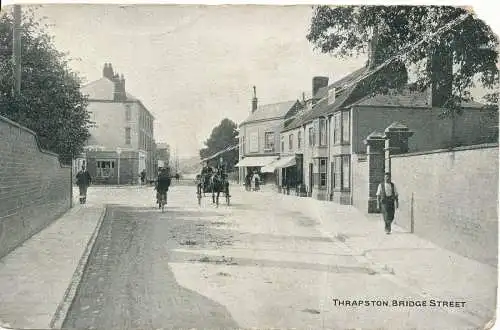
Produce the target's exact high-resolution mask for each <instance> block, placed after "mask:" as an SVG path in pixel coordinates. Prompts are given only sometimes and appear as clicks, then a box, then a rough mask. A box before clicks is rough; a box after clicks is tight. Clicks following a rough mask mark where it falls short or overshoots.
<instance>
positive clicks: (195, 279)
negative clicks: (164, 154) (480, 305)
mask: <svg viewBox="0 0 500 330" xmlns="http://www.w3.org/2000/svg"><path fill="white" fill-rule="evenodd" d="M96 199H100V200H99V201H96ZM168 199H169V203H168V206H167V208H166V211H165V213H161V211H160V210H158V209H157V208H155V207H154V200H153V189H152V188H151V187H140V188H138V187H121V188H104V187H92V188H91V189H90V190H89V205H92V204H93V203H101V202H103V203H107V204H108V205H109V207H108V209H107V213H106V215H105V218H104V221H103V223H102V226H101V229H100V231H99V235H98V237H97V240H96V242H95V245H94V248H93V250H92V252H91V255H90V258H89V261H88V263H87V267H86V269H85V271H84V274H83V277H82V281H81V284H80V287H79V288H78V291H77V293H76V297H75V299H74V300H73V304H72V305H71V307H70V310H69V312H68V314H67V317H66V319H65V322H64V324H63V328H88V329H132V328H134V329H139V328H140V329H160V328H250V327H257V328H270V327H279V328H300V329H304V328H314V329H325V328H355V327H369V328H385V329H392V328H423V327H425V328H435V329H444V328H448V329H451V328H454V329H458V328H464V327H471V326H472V325H473V323H470V322H468V321H467V320H466V319H464V317H463V316H464V315H457V313H456V311H454V310H450V309H443V308H438V307H430V306H426V307H422V306H421V305H419V306H409V304H408V303H407V304H406V305H405V304H404V303H401V304H400V305H399V307H397V308H396V307H392V306H391V305H389V307H387V306H386V307H384V306H383V305H382V303H381V302H382V301H388V302H389V304H390V303H391V302H392V301H393V300H397V299H399V300H405V301H418V300H421V299H422V297H421V296H419V294H418V292H414V290H412V289H411V283H410V285H401V284H400V282H398V281H394V280H393V277H394V276H393V275H391V273H390V271H383V270H382V271H381V270H379V269H373V268H372V267H371V266H370V264H368V263H366V262H364V261H363V259H362V258H360V256H359V255H356V254H353V253H352V251H350V250H349V249H348V248H347V246H346V245H345V244H344V243H343V239H342V238H341V237H337V238H335V237H327V236H325V235H324V233H322V232H321V230H319V228H318V226H319V223H318V222H317V220H315V219H314V217H313V216H311V215H310V213H311V212H309V211H310V210H307V209H306V208H304V207H301V206H300V205H299V203H297V204H296V205H293V204H290V203H286V202H285V201H283V200H281V199H280V195H276V194H275V195H273V194H271V193H266V192H256V193H249V192H243V191H242V189H240V187H237V186H236V187H235V186H233V191H232V203H231V205H230V206H229V207H228V206H227V205H225V204H224V203H221V205H220V206H219V207H218V208H216V207H215V206H214V205H212V204H211V201H210V198H209V197H208V195H207V197H206V198H204V199H203V200H202V205H201V206H198V205H197V200H196V195H195V187H194V186H190V185H188V184H185V183H178V184H176V183H174V186H173V187H171V189H170V191H169V196H168ZM84 207H86V206H84ZM308 213H309V215H308ZM442 298H448V297H442ZM339 300H356V301H357V300H373V301H375V302H374V303H373V305H372V306H352V305H351V306H346V305H345V304H339ZM455 310H457V308H455ZM458 314H460V312H459V313H458Z"/></svg>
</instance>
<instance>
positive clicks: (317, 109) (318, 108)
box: [284, 85, 357, 131]
mask: <svg viewBox="0 0 500 330" xmlns="http://www.w3.org/2000/svg"><path fill="white" fill-rule="evenodd" d="M356 87H357V85H353V86H350V87H348V88H347V89H345V90H343V91H340V92H338V93H336V97H335V101H334V102H333V103H332V104H328V98H322V99H321V100H319V101H318V103H316V104H315V105H314V107H313V109H312V110H311V111H307V112H304V113H303V114H302V115H299V116H298V117H297V118H296V119H294V121H293V122H291V123H290V124H288V125H287V127H286V128H284V130H286V131H288V130H292V129H295V128H298V127H300V126H302V125H303V124H305V123H308V122H309V121H311V120H313V119H314V118H318V117H321V116H325V115H328V114H330V113H332V112H333V111H335V110H336V109H339V108H341V107H342V106H344V103H345V102H346V100H347V99H348V98H349V96H351V94H352V92H353V91H354V89H356Z"/></svg>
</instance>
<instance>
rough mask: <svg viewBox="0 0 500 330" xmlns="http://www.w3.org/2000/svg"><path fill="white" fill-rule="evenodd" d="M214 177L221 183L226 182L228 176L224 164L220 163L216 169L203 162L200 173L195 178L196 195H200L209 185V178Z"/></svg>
mask: <svg viewBox="0 0 500 330" xmlns="http://www.w3.org/2000/svg"><path fill="white" fill-rule="evenodd" d="M214 175H216V176H218V178H219V179H220V180H221V181H222V182H227V180H228V175H227V170H226V166H225V165H224V163H223V162H222V161H221V162H220V163H219V164H217V166H216V167H212V166H209V165H208V162H204V163H203V168H202V169H201V173H200V174H198V175H197V176H196V183H197V187H198V193H202V191H201V190H202V189H203V188H204V187H206V186H207V185H208V184H209V180H210V178H212V177H213V176H214Z"/></svg>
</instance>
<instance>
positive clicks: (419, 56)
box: [307, 6, 499, 108]
mask: <svg viewBox="0 0 500 330" xmlns="http://www.w3.org/2000/svg"><path fill="white" fill-rule="evenodd" d="M466 13H467V11H466V10H465V9H463V8H458V7H449V6H348V7H330V6H318V7H316V8H315V9H314V15H313V18H312V21H311V25H310V29H309V33H308V35H307V39H308V40H309V41H310V42H311V43H312V44H313V45H314V47H315V48H316V49H319V50H320V51H321V52H323V53H329V54H332V55H333V56H336V57H340V58H346V57H352V56H358V55H360V54H363V53H366V52H367V50H368V45H369V43H370V41H371V40H372V35H373V32H374V31H376V32H377V35H378V37H377V38H376V46H375V49H376V52H375V63H376V64H377V65H378V64H381V63H383V62H384V61H386V60H387V59H389V58H394V57H395V56H397V55H399V54H400V53H401V50H402V49H403V48H404V47H405V46H407V45H414V44H416V43H417V42H419V41H421V40H422V39H423V38H424V37H425V36H428V35H429V34H431V33H434V32H435V31H437V30H438V29H439V28H441V27H443V26H444V25H446V24H447V23H450V22H452V21H453V20H455V19H457V18H459V17H461V16H462V15H464V14H466ZM443 50H448V51H451V52H452V54H453V67H454V76H453V93H452V95H451V96H450V98H449V100H448V105H449V107H450V108H454V107H456V106H457V104H459V103H460V102H461V101H462V100H467V99H468V98H470V94H469V93H468V90H470V88H472V87H475V85H476V84H477V83H479V84H480V86H481V87H484V88H486V89H495V92H493V93H492V94H496V89H498V77H499V75H498V68H497V58H498V40H497V38H496V36H495V35H494V33H493V32H492V30H491V29H490V28H489V26H487V25H486V24H485V23H484V22H483V21H481V20H480V19H478V18H476V17H474V16H473V15H469V16H468V17H467V18H466V19H465V20H464V21H462V22H461V23H459V24H458V25H456V26H454V27H453V28H451V29H449V30H447V31H446V32H444V33H442V34H439V36H436V37H433V38H429V40H428V41H425V42H424V43H422V44H420V45H419V46H418V47H417V48H416V49H415V50H414V51H412V52H410V53H409V54H408V55H407V56H404V57H397V61H395V62H396V63H397V62H398V61H401V63H403V64H404V65H405V66H406V68H409V67H412V68H415V69H416V72H415V73H416V83H415V84H414V85H413V86H414V87H416V88H420V89H423V88H426V87H427V86H429V84H430V72H429V67H428V66H427V65H426V63H425V61H422V60H424V59H426V58H428V57H429V55H430V54H432V53H433V52H439V51H443ZM380 86H381V84H379V86H378V87H380ZM495 98H496V99H497V100H498V95H497V96H495V95H490V96H488V99H487V101H491V100H495Z"/></svg>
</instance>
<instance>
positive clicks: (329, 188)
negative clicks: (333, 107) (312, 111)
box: [326, 115, 333, 201]
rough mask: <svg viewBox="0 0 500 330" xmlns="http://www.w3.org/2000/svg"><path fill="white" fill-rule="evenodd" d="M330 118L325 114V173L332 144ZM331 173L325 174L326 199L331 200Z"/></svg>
mask: <svg viewBox="0 0 500 330" xmlns="http://www.w3.org/2000/svg"><path fill="white" fill-rule="evenodd" d="M330 119H331V115H328V116H326V141H327V143H328V157H327V161H326V173H328V172H329V171H330V172H331V167H332V166H331V165H330V164H331V159H330V158H331V146H332V143H331V141H330ZM332 175H333V173H330V175H327V176H326V178H327V180H326V188H327V189H326V193H327V194H328V199H329V200H330V201H331V200H332V199H333V198H332V197H333V196H332V185H331V183H332V177H331V176H332Z"/></svg>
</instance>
